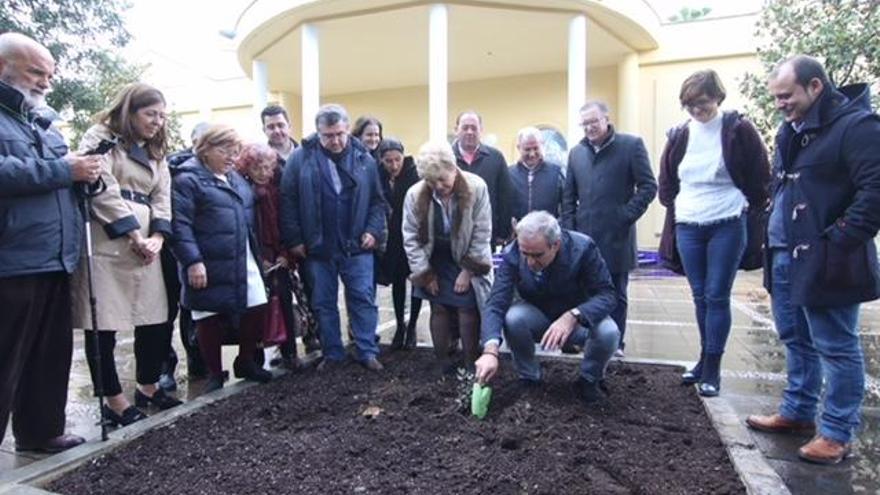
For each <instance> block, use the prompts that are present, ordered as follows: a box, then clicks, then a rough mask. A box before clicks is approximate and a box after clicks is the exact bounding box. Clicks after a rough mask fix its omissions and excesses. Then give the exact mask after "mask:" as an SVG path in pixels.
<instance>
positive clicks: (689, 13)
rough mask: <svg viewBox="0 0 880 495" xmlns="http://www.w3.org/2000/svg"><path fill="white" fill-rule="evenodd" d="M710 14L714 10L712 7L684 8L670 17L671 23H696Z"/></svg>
mask: <svg viewBox="0 0 880 495" xmlns="http://www.w3.org/2000/svg"><path fill="white" fill-rule="evenodd" d="M709 12H712V9H711V8H710V7H703V8H701V9H692V8H690V7H682V8H681V9H680V10H679V11H678V13H677V14H674V15H671V16H669V22H689V21H696V20H697V19H702V18H703V17H706V16H707V15H709Z"/></svg>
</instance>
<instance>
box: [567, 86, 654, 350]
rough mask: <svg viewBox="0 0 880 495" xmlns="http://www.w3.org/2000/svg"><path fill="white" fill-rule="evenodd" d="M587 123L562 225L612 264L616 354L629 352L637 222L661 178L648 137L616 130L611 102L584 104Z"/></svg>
mask: <svg viewBox="0 0 880 495" xmlns="http://www.w3.org/2000/svg"><path fill="white" fill-rule="evenodd" d="M581 125H582V126H583V128H584V134H585V137H584V139H583V140H582V141H581V142H580V143H578V144H577V145H576V146H575V147H574V148H572V149H571V152H570V153H569V154H568V172H567V173H566V177H565V191H564V193H563V198H562V226H563V227H565V228H567V229H573V230H577V231H578V232H583V233H584V234H587V235H588V236H590V237H592V238H593V239H595V241H596V244H597V245H598V246H599V251H600V252H601V253H602V257H603V258H605V262H606V263H607V264H608V270H609V271H610V272H611V280H612V281H613V282H614V287H615V288H616V289H617V307H616V308H615V309H614V311H613V312H612V313H611V317H612V318H614V321H615V322H616V323H617V326H618V328H619V329H620V349H619V350H618V351H617V353H616V354H617V355H618V356H623V348H624V342H623V338H624V336H625V335H626V310H627V306H628V302H627V301H628V299H627V286H628V285H629V272H630V271H632V270H634V269H635V268H636V267H637V266H638V252H637V248H636V221H637V220H638V219H639V218H641V216H642V215H644V214H645V211H646V210H647V209H648V205H649V204H651V201H652V200H653V199H654V196H655V195H656V194H657V181H656V180H655V179H654V173H653V172H651V163H650V161H649V160H648V151H647V150H646V149H645V143H643V142H642V138H640V137H638V136H632V135H630V134H623V133H619V132H615V131H614V127H613V126H612V125H611V122H610V121H609V118H608V106H607V105H606V104H605V103H602V102H600V101H591V102H587V103H586V104H585V105H584V106H583V107H581Z"/></svg>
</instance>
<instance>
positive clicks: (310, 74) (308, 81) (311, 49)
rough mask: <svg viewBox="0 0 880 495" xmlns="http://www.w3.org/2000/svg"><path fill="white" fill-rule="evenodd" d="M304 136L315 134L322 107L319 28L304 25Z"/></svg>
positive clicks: (302, 85) (301, 57)
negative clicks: (316, 116) (316, 121)
mask: <svg viewBox="0 0 880 495" xmlns="http://www.w3.org/2000/svg"><path fill="white" fill-rule="evenodd" d="M301 29H302V34H301V36H302V40H301V41H302V43H301V45H302V54H301V55H300V63H301V64H302V67H301V69H300V72H302V84H301V87H302V135H303V136H308V135H309V134H311V133H313V132H315V130H316V129H315V115H316V114H317V113H318V108H319V107H320V106H321V86H320V82H321V79H320V75H321V72H320V66H319V56H318V55H319V51H318V49H319V44H318V28H317V26H315V25H313V24H303V25H302V28H301Z"/></svg>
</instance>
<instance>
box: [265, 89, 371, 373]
mask: <svg viewBox="0 0 880 495" xmlns="http://www.w3.org/2000/svg"><path fill="white" fill-rule="evenodd" d="M315 127H316V128H317V130H318V132H317V133H316V134H313V135H311V136H309V137H307V138H305V139H303V142H302V146H300V147H299V148H297V149H296V150H295V151H294V152H293V154H292V155H290V158H289V159H288V160H287V165H286V166H285V167H284V174H283V175H282V177H281V241H282V243H284V245H285V247H287V248H288V249H289V251H290V253H291V256H292V257H293V258H294V259H297V260H304V268H305V273H306V277H308V279H309V281H310V286H311V287H312V294H311V297H312V299H311V303H312V309H313V311H314V312H315V316H316V317H317V319H318V327H319V328H320V332H321V349H322V354H323V356H324V361H323V362H322V363H321V364H320V365H319V369H326V368H328V367H333V366H338V365H341V364H343V363H344V362H345V361H346V359H347V358H346V354H345V348H344V347H343V346H342V339H341V334H340V329H339V325H340V321H339V302H338V294H339V280H340V279H342V283H343V284H345V299H346V308H347V309H348V315H349V319H350V320H351V322H352V330H353V331H354V336H355V342H354V343H355V348H356V351H357V352H356V354H357V355H356V358H357V360H358V361H359V362H360V363H361V364H362V365H363V366H364V367H366V368H367V369H369V370H373V371H380V370H382V364H381V363H380V362H379V360H378V359H377V356H378V355H379V347H378V346H377V345H376V326H377V324H378V318H379V313H378V307H377V306H376V302H375V301H376V285H375V283H374V281H373V251H374V250H375V249H376V248H377V247H378V246H380V245H382V244H383V243H384V242H385V238H386V236H387V235H388V229H387V227H386V224H385V211H386V208H387V204H386V203H385V200H384V199H383V197H382V191H381V190H380V186H379V175H378V168H377V166H376V162H375V161H374V160H373V157H372V156H371V155H370V153H369V151H367V149H366V148H364V147H363V145H362V144H361V143H360V141H358V140H357V139H349V138H350V134H349V127H350V125H349V118H348V113H347V112H346V110H345V108H343V107H341V106H339V105H335V104H329V105H324V106H322V107H321V108H320V109H319V110H318V114H317V115H316V116H315Z"/></svg>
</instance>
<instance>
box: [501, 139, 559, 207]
mask: <svg viewBox="0 0 880 495" xmlns="http://www.w3.org/2000/svg"><path fill="white" fill-rule="evenodd" d="M543 141H544V138H543V136H542V135H541V131H540V130H538V129H537V128H535V127H526V128H524V129H521V130H520V131H519V132H518V133H517V136H516V149H517V151H519V161H517V162H516V163H514V164H513V165H511V166H510V181H511V183H512V184H513V198H512V201H511V203H512V214H513V219H512V221H514V222H516V221H517V220H519V219H520V218H522V217H524V216H526V213H529V212H532V211H541V210H543V211H546V212H548V213H550V214H551V215H553V216H554V217H557V218H558V217H559V211H560V206H561V204H562V187H563V184H564V183H565V178H564V177H563V176H562V167H560V166H559V165H557V164H555V163H547V162H545V161H544V149H543V147H544V142H543Z"/></svg>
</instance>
